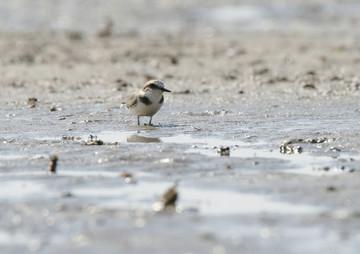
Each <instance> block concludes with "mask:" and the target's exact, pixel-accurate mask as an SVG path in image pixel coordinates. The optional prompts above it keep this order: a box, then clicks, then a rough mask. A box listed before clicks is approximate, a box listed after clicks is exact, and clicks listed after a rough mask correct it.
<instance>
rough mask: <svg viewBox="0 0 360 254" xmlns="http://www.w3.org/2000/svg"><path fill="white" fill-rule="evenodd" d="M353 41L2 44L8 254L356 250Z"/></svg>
mask: <svg viewBox="0 0 360 254" xmlns="http://www.w3.org/2000/svg"><path fill="white" fill-rule="evenodd" d="M357 40H358V38H356V37H351V38H350V37H349V38H345V39H344V38H341V39H339V38H338V37H337V36H334V37H332V36H330V35H328V38H326V39H325V40H324V37H322V36H318V37H316V36H314V35H312V36H308V35H303V36H300V35H294V36H293V35H291V36H290V35H284V34H275V35H274V34H267V33H259V34H253V33H244V34H242V35H241V38H239V37H237V36H234V35H227V36H212V37H206V36H205V37H202V36H198V37H191V36H185V35H184V36H182V37H180V38H179V37H177V36H171V35H169V36H164V37H159V36H152V35H146V36H137V35H132V36H123V35H122V36H116V35H113V34H112V32H111V26H110V25H107V26H106V27H105V28H104V30H103V33H102V36H100V37H99V36H97V35H95V36H90V35H82V36H81V37H78V36H77V37H74V36H69V34H67V33H58V34H55V35H52V36H50V35H44V34H11V36H8V35H2V36H1V38H0V42H1V45H0V50H1V51H2V52H3V53H4V52H6V54H2V58H1V67H2V71H1V73H0V76H1V93H0V98H1V99H0V121H1V128H0V129H1V135H0V203H1V214H2V216H1V218H0V223H1V229H0V246H1V253H64V252H70V253H72V252H76V253H89V252H91V253H99V252H100V251H101V252H106V253H119V252H124V253H145V252H146V253H149V252H151V253H169V250H172V251H171V253H239V250H241V253H265V252H266V253H269V252H270V253H328V252H329V251H333V252H342V253H357V251H358V250H359V247H360V246H359V239H360V235H359V231H358V229H359V227H360V220H359V218H360V210H359V207H360V203H359V199H358V189H359V177H360V175H359V172H360V166H359V165H360V164H359V161H360V138H359V137H358V130H359V125H360V106H359V103H358V102H359V95H360V93H359V89H358V88H359V76H358V75H359V73H358V68H357V67H358V62H357V58H358V56H357V55H356V54H354V52H358V50H359V48H358V46H357V45H358V44H357V43H356V41H357ZM264 42H266V43H264ZM150 77H151V78H157V79H161V80H162V81H163V82H164V83H165V84H166V87H169V89H171V90H172V91H174V93H172V94H166V96H165V104H164V106H163V108H162V109H161V110H160V111H159V112H158V113H157V114H156V115H155V116H154V118H153V124H154V126H148V125H141V126H138V125H137V119H136V116H134V115H132V114H131V113H130V112H129V111H127V109H126V108H125V106H124V102H125V101H126V98H127V96H129V95H130V94H131V93H132V92H134V91H135V90H136V89H139V88H140V87H142V85H143V84H144V82H145V81H147V79H149V78H150ZM144 121H145V122H146V120H144ZM49 172H50V173H51V174H49Z"/></svg>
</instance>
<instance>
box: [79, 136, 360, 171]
mask: <svg viewBox="0 0 360 254" xmlns="http://www.w3.org/2000/svg"><path fill="white" fill-rule="evenodd" d="M151 133H152V132H151V131H137V132H101V133H100V134H98V135H97V138H98V139H100V140H102V141H104V142H109V143H111V142H120V143H138V142H140V143H160V142H162V143H168V144H182V145H187V147H185V148H184V150H183V152H185V153H194V154H202V155H206V156H209V157H219V156H220V155H219V153H218V152H217V149H218V148H219V147H220V146H229V147H230V156H229V157H230V158H244V159H254V160H261V159H274V160H282V161H285V162H288V163H289V166H288V167H289V169H288V170H282V172H286V173H296V174H311V175H323V174H325V173H326V174H329V173H330V174H339V173H343V172H344V171H343V170H341V169H339V170H338V168H340V167H341V166H340V163H339V162H338V161H339V160H343V161H350V160H351V159H360V156H359V155H357V154H356V155H355V154H353V155H347V154H345V155H344V154H342V155H341V156H339V157H332V156H327V155H313V154H311V152H307V151H304V152H302V153H295V154H283V153H280V152H279V147H275V148H274V150H271V149H270V147H269V148H268V149H265V148H266V146H267V145H266V143H265V142H244V141H240V140H224V139H220V138H213V137H210V138H195V137H192V136H191V135H188V134H180V135H176V136H171V137H161V138H156V137H151V136H150V134H151ZM87 138H88V137H83V139H85V140H86V139H87ZM324 167H330V168H331V170H330V171H329V172H324V171H323V170H321V169H322V168H324Z"/></svg>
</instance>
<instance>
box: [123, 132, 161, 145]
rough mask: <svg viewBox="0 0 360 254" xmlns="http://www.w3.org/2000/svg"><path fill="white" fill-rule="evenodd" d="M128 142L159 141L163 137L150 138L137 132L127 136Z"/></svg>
mask: <svg viewBox="0 0 360 254" xmlns="http://www.w3.org/2000/svg"><path fill="white" fill-rule="evenodd" d="M126 141H127V142H133V143H135V142H141V143H159V142H161V139H159V138H148V137H143V136H139V135H137V134H134V135H131V136H130V137H128V138H126Z"/></svg>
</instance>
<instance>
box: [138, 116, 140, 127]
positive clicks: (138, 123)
mask: <svg viewBox="0 0 360 254" xmlns="http://www.w3.org/2000/svg"><path fill="white" fill-rule="evenodd" d="M138 125H140V116H138Z"/></svg>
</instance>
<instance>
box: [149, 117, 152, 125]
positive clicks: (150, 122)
mask: <svg viewBox="0 0 360 254" xmlns="http://www.w3.org/2000/svg"><path fill="white" fill-rule="evenodd" d="M151 120H152V116H150V121H149V125H151Z"/></svg>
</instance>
